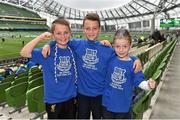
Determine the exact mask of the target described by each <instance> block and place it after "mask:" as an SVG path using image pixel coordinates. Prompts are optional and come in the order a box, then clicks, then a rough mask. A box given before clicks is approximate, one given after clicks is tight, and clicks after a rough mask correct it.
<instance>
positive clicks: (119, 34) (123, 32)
mask: <svg viewBox="0 0 180 120" xmlns="http://www.w3.org/2000/svg"><path fill="white" fill-rule="evenodd" d="M116 39H125V40H128V41H129V43H130V44H131V43H132V40H131V35H130V33H129V31H128V30H127V29H124V28H120V29H118V30H117V31H116V33H115V34H114V39H113V43H114V42H115V40H116Z"/></svg>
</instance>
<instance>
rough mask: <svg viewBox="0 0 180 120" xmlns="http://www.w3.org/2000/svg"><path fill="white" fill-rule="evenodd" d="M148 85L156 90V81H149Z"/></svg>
mask: <svg viewBox="0 0 180 120" xmlns="http://www.w3.org/2000/svg"><path fill="white" fill-rule="evenodd" d="M148 85H149V87H150V88H151V89H154V88H155V87H156V81H154V80H153V79H149V80H148Z"/></svg>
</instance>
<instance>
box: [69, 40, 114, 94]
mask: <svg viewBox="0 0 180 120" xmlns="http://www.w3.org/2000/svg"><path fill="white" fill-rule="evenodd" d="M69 46H71V48H72V49H73V52H75V57H76V63H77V71H78V92H79V93H80V94H83V95H86V96H98V95H102V94H103V90H104V85H105V76H106V72H107V65H108V63H109V61H110V59H111V58H112V56H113V55H114V50H113V49H112V48H111V47H107V46H104V45H102V44H101V43H100V42H98V41H90V40H77V39H76V40H71V41H70V42H69Z"/></svg>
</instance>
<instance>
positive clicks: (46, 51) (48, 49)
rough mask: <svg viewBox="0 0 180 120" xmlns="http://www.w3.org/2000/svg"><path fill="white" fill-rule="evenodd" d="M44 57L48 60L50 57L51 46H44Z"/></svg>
mask: <svg viewBox="0 0 180 120" xmlns="http://www.w3.org/2000/svg"><path fill="white" fill-rule="evenodd" d="M42 55H43V57H44V58H46V57H47V56H48V55H50V45H44V46H43V48H42Z"/></svg>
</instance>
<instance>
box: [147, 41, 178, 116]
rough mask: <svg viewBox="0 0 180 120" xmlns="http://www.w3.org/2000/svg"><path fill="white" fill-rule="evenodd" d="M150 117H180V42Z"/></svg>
mask: <svg viewBox="0 0 180 120" xmlns="http://www.w3.org/2000/svg"><path fill="white" fill-rule="evenodd" d="M150 119H180V44H177V45H176V47H175V50H174V52H173V54H172V59H171V61H170V64H169V66H168V69H167V74H166V76H165V78H164V80H163V84H162V88H161V91H160V92H159V97H158V98H157V102H156V104H155V105H154V108H153V112H152V114H151V117H150Z"/></svg>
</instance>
